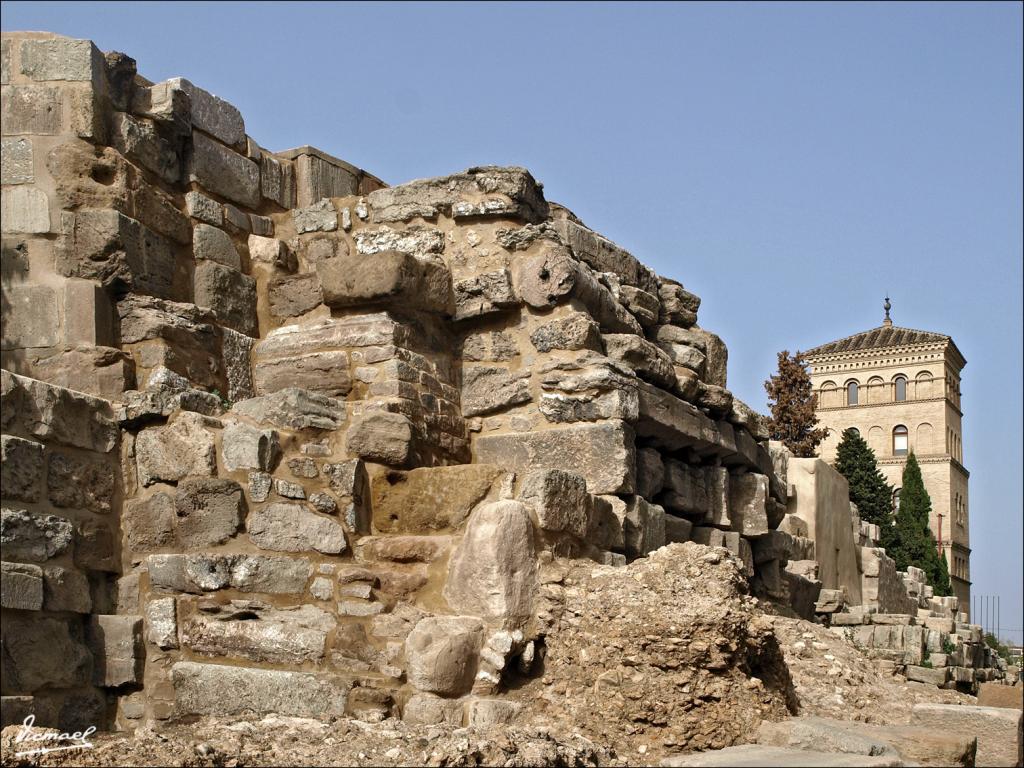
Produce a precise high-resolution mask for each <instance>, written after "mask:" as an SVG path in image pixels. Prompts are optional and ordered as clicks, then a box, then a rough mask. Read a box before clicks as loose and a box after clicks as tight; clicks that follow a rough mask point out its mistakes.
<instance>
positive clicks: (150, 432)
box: [135, 411, 217, 485]
mask: <svg viewBox="0 0 1024 768" xmlns="http://www.w3.org/2000/svg"><path fill="white" fill-rule="evenodd" d="M135 459H136V462H137V464H138V470H139V482H140V483H142V485H152V484H153V483H155V482H158V481H162V482H170V483H175V482H177V481H178V480H181V479H182V478H185V477H187V476H189V475H196V476H211V475H213V474H214V473H215V472H216V469H217V456H216V450H215V447H214V436H213V433H212V432H211V431H210V430H209V429H207V428H206V421H205V419H204V417H203V416H201V415H199V414H198V413H191V412H189V411H182V412H181V413H179V414H178V416H177V418H175V419H174V421H173V422H171V423H170V424H168V425H166V426H163V427H151V428H149V429H144V430H143V431H142V432H140V433H139V435H138V437H137V438H136V440H135Z"/></svg>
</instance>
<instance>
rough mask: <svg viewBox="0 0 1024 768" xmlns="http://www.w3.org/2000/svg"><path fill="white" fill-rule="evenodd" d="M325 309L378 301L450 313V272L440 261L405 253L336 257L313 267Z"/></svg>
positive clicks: (452, 306)
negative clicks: (318, 281) (370, 256)
mask: <svg viewBox="0 0 1024 768" xmlns="http://www.w3.org/2000/svg"><path fill="white" fill-rule="evenodd" d="M316 270H317V275H318V276H319V277H320V286H321V290H322V291H323V300H324V304H326V305H327V306H329V307H356V306H362V305H366V304H378V303H381V302H388V303H395V304H396V305H401V306H405V307H409V308H412V309H422V310H425V311H428V312H438V313H443V314H452V312H453V311H454V304H453V297H452V278H451V273H450V272H449V271H448V268H447V267H446V266H445V265H444V263H443V262H440V261H434V260H431V259H418V258H416V257H415V256H412V255H410V254H409V253H401V252H399V251H381V252H378V253H375V254H374V256H373V258H370V259H368V258H366V257H365V256H363V255H356V254H353V255H351V256H350V255H344V256H341V255H339V256H336V257H335V258H333V259H326V260H324V261H320V262H318V263H317V265H316Z"/></svg>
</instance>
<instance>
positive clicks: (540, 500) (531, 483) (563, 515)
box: [519, 469, 592, 539]
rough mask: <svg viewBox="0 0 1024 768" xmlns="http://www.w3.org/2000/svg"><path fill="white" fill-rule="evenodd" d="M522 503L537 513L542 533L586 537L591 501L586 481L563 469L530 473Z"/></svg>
mask: <svg viewBox="0 0 1024 768" xmlns="http://www.w3.org/2000/svg"><path fill="white" fill-rule="evenodd" d="M519 500H520V501H522V502H523V503H524V504H527V505H528V506H530V507H531V508H532V509H533V511H534V512H535V513H536V514H537V524H538V526H539V527H540V528H541V529H542V530H545V531H565V532H566V533H571V534H572V535H573V536H576V537H577V538H581V539H583V538H586V536H587V530H588V527H589V523H590V517H591V514H592V502H591V496H590V494H589V493H587V481H586V479H585V478H583V477H581V476H579V475H574V474H571V473H569V472H563V471H562V470H560V469H542V470H539V471H535V472H530V473H529V474H527V475H526V477H525V478H524V479H523V485H522V488H521V489H520V491H519Z"/></svg>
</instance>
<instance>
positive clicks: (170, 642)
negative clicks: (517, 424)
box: [146, 597, 178, 651]
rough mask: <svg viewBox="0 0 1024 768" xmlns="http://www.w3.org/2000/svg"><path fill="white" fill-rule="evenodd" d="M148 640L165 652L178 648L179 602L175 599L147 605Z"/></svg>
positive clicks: (163, 599)
mask: <svg viewBox="0 0 1024 768" xmlns="http://www.w3.org/2000/svg"><path fill="white" fill-rule="evenodd" d="M146 640H148V641H149V642H151V643H153V645H155V646H156V647H157V648H160V649H161V650H165V651H166V650H169V649H171V648H177V647H178V613H177V601H176V600H175V599H174V598H173V597H160V598H157V599H156V600H150V601H149V602H148V603H146Z"/></svg>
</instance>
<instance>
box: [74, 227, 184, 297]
mask: <svg viewBox="0 0 1024 768" xmlns="http://www.w3.org/2000/svg"><path fill="white" fill-rule="evenodd" d="M62 227H63V229H64V235H63V239H62V241H61V247H60V248H59V249H58V250H57V268H58V270H59V271H60V272H61V274H63V275H66V276H68V277H80V278H85V279H87V280H96V281H98V282H99V283H101V284H102V285H103V286H104V287H105V288H107V289H108V290H111V291H115V292H118V293H120V292H125V291H134V292H136V293H144V294H149V295H151V296H158V297H161V298H170V297H172V296H173V295H174V293H175V290H174V275H175V271H176V268H175V258H174V250H173V247H172V245H171V243H170V242H169V241H168V240H167V239H166V238H164V237H162V236H160V235H158V234H156V233H155V232H153V231H152V230H150V229H149V227H146V226H144V225H142V224H140V223H139V222H138V221H136V220H135V219H132V218H129V217H127V216H125V215H124V214H122V213H119V212H118V211H115V210H91V209H86V210H78V211H76V212H75V213H74V214H68V215H66V216H64V217H63V219H62Z"/></svg>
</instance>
